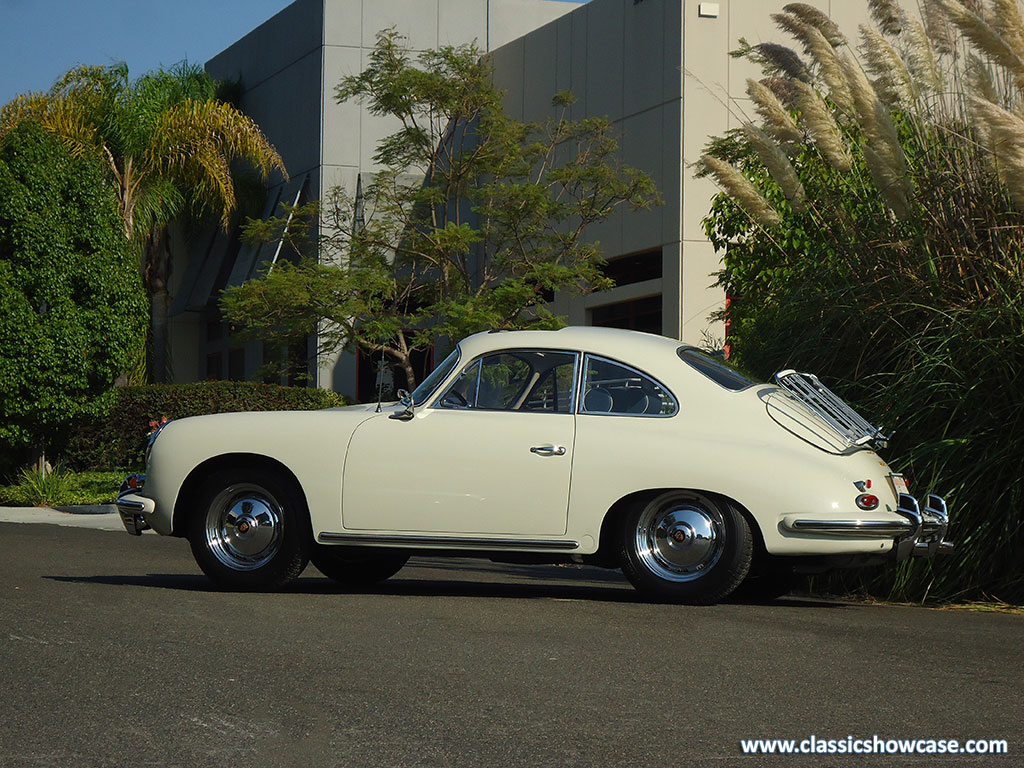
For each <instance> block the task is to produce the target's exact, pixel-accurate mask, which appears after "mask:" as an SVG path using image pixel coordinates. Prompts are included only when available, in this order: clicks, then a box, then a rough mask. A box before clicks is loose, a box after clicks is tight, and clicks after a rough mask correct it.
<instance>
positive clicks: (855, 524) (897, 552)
mask: <svg viewBox="0 0 1024 768" xmlns="http://www.w3.org/2000/svg"><path fill="white" fill-rule="evenodd" d="M896 513H897V514H899V515H900V516H902V517H903V518H905V519H904V520H900V521H886V520H787V521H784V527H785V528H787V529H789V530H791V531H793V532H795V533H810V534H817V535H822V534H824V535H826V536H846V537H852V538H872V537H889V536H893V537H895V541H894V542H893V548H892V552H891V557H892V558H893V559H895V560H905V559H907V558H908V557H935V555H948V554H952V552H953V549H954V547H953V544H952V543H950V542H948V541H946V531H947V530H948V529H949V510H948V509H947V508H946V502H945V500H944V499H943V498H942V497H941V496H937V495H935V494H934V493H930V494H928V497H927V499H926V502H925V507H924V509H923V510H922V509H921V507H920V505H919V504H918V503H917V499H915V498H914V497H913V496H911V495H910V494H909V493H901V494H900V495H899V504H898V505H897V507H896Z"/></svg>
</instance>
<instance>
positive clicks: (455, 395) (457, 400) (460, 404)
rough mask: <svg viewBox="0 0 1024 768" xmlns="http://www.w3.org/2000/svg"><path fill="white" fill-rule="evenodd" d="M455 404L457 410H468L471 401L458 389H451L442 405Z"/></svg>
mask: <svg viewBox="0 0 1024 768" xmlns="http://www.w3.org/2000/svg"><path fill="white" fill-rule="evenodd" d="M449 403H453V404H454V405H455V407H456V408H468V407H469V401H468V400H466V398H465V397H464V396H463V394H462V393H461V392H459V390H457V389H449V390H448V391H447V392H446V393H445V396H444V400H442V401H441V405H448V404H449Z"/></svg>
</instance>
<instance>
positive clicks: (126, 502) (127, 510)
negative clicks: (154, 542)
mask: <svg viewBox="0 0 1024 768" xmlns="http://www.w3.org/2000/svg"><path fill="white" fill-rule="evenodd" d="M145 482H146V476H145V475H128V477H126V478H125V479H124V480H123V481H122V482H121V490H120V491H118V494H117V501H116V502H114V506H116V507H117V513H118V514H119V515H120V516H121V523H122V524H123V525H124V529H125V530H126V531H128V533H130V534H131V535H132V536H141V535H142V532H143V531H146V530H149V523H147V522H146V518H144V517H143V516H142V515H143V513H144V512H152V511H153V503H152V501H150V500H149V499H145V500H143V498H142V497H140V496H138V495H137V493H138V491H140V490H142V487H143V485H144V484H145ZM147 501H149V504H148V505H147V504H146V502H147Z"/></svg>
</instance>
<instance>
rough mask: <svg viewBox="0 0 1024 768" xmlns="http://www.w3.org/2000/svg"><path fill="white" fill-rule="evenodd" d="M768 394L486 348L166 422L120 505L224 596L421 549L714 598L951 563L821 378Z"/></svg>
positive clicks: (795, 381)
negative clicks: (563, 568)
mask: <svg viewBox="0 0 1024 768" xmlns="http://www.w3.org/2000/svg"><path fill="white" fill-rule="evenodd" d="M775 382H776V383H775V384H759V383H756V382H754V381H750V380H748V379H747V378H745V377H743V376H741V375H740V374H738V373H736V372H735V371H733V370H732V369H731V368H728V367H726V366H725V365H723V364H722V363H720V362H719V361H717V360H716V359H714V358H712V357H709V356H707V355H705V354H703V353H702V352H700V351H699V350H697V349H694V348H693V347H689V346H686V345H681V344H680V343H679V342H678V341H674V340H672V339H668V338H664V337H661V336H653V335H650V334H644V333H636V332H631V331H619V330H611V329H603V328H565V329H562V330H559V331H509V332H504V331H503V332H489V333H481V334H477V335H475V336H471V337H469V338H467V339H465V340H463V341H462V342H461V343H460V344H459V345H458V346H457V347H456V348H455V350H454V351H453V352H452V353H451V354H450V355H449V356H448V357H447V358H446V359H445V360H444V361H443V362H442V363H441V364H440V365H438V366H437V368H436V369H435V370H434V371H433V373H431V374H430V376H428V377H427V378H426V379H425V380H424V381H423V382H422V383H421V384H420V385H419V386H418V387H417V388H416V391H415V392H413V393H412V394H406V395H405V396H404V397H403V399H402V400H401V402H399V403H395V404H389V405H384V406H383V407H380V406H377V405H358V406H351V407H347V408H338V409H333V410H324V411H306V412H269V413H228V414H219V415H214V416H199V417H194V418H188V419H181V420H178V421H172V422H170V423H168V424H167V425H166V426H164V427H163V428H161V429H160V430H159V431H158V433H157V435H156V436H154V437H153V438H151V443H150V450H149V456H148V460H147V473H146V475H145V476H141V475H140V476H133V477H132V478H129V480H128V481H126V484H125V485H124V486H122V488H123V490H122V493H121V495H120V497H119V499H118V501H117V506H118V510H119V511H120V514H121V517H122V519H123V521H124V524H125V527H126V528H127V529H128V531H129V532H130V533H134V534H138V533H141V532H142V531H143V530H144V529H147V528H152V529H153V530H155V531H156V532H157V533H160V534H163V535H170V536H180V537H185V538H187V539H188V540H189V542H190V544H191V547H192V551H193V553H194V555H195V558H196V560H197V561H198V563H199V566H200V567H201V568H202V570H203V571H204V572H205V573H206V574H207V576H209V577H210V578H211V579H212V580H213V581H214V582H215V583H216V584H218V585H220V586H223V587H227V588H232V589H267V588H275V587H280V586H282V585H284V584H285V583H286V582H288V581H289V580H291V579H293V578H295V577H296V576H298V575H299V574H300V573H301V572H302V570H303V569H304V568H305V567H306V564H307V562H308V561H309V560H310V559H311V560H312V561H313V563H314V564H315V565H316V566H317V568H319V569H320V570H321V571H322V572H323V573H324V574H326V575H327V576H329V577H331V578H333V579H336V580H337V581H339V582H341V583H343V584H346V585H349V586H366V585H368V584H372V583H374V582H377V581H381V580H383V579H386V578H388V577H389V576H391V575H393V574H395V573H396V572H397V571H398V570H399V569H400V568H401V567H402V565H403V564H404V563H405V562H406V560H407V559H408V558H409V556H410V555H411V554H413V553H417V552H419V553H430V554H435V555H436V554H449V555H463V556H473V557H489V558H491V559H493V560H496V561H506V562H518V563H523V562H536V563H554V562H567V561H575V562H583V563H592V564H596V565H601V566H607V567H620V568H622V570H623V571H624V572H625V574H626V576H627V577H628V578H629V580H630V581H631V582H632V583H633V584H634V586H636V588H637V589H639V590H640V591H641V592H643V593H645V594H647V595H649V596H651V597H653V598H655V599H659V600H667V601H674V602H687V603H713V602H715V601H718V600H721V599H722V598H724V597H725V596H727V595H729V594H730V593H731V592H733V591H734V590H736V589H737V588H738V587H741V585H742V589H744V590H745V591H748V592H749V594H751V595H755V596H760V597H766V598H770V597H772V596H777V595H778V594H781V593H784V592H785V591H787V585H788V579H789V578H790V576H791V574H792V573H793V572H794V569H796V570H799V571H804V572H814V571H822V570H826V569H829V568H834V567H847V566H853V565H862V564H868V563H874V562H883V561H885V560H902V559H904V558H907V557H910V556H924V557H931V556H934V555H936V554H937V553H940V552H944V551H948V550H951V549H952V545H951V544H949V543H948V542H946V541H945V540H944V537H945V533H946V528H947V524H948V517H947V512H946V505H945V503H944V501H943V500H942V498H941V497H939V496H936V495H931V494H929V495H928V496H927V501H926V502H925V504H924V505H919V504H918V502H917V501H916V500H915V499H914V497H913V496H911V495H910V494H909V493H908V489H907V486H906V483H905V481H904V479H903V478H902V477H901V476H900V475H898V474H895V473H893V472H892V471H890V469H889V467H888V466H887V465H886V463H885V462H884V461H883V460H882V459H881V458H879V456H878V454H877V453H876V452H875V447H876V446H880V445H883V444H884V437H883V436H882V434H881V432H880V431H879V430H878V429H876V428H874V427H872V426H871V425H870V424H869V423H868V422H866V421H864V420H863V419H862V418H861V417H860V416H858V415H857V414H856V413H855V412H854V411H853V410H852V409H850V408H849V407H848V406H847V405H846V404H845V403H843V402H842V401H841V400H840V399H839V398H837V397H836V396H835V395H834V394H832V393H831V392H830V391H829V390H828V389H826V388H825V387H824V386H823V385H822V384H821V383H820V382H819V381H818V380H817V378H815V377H814V376H811V375H809V374H803V373H796V372H793V371H785V372H782V373H780V374H777V375H776V377H775ZM402 394H404V393H402Z"/></svg>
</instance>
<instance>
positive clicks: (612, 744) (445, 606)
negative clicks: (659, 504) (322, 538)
mask: <svg viewBox="0 0 1024 768" xmlns="http://www.w3.org/2000/svg"><path fill="white" fill-rule="evenodd" d="M54 514H58V515H65V516H64V517H63V518H60V517H58V518H55V520H56V521H57V522H63V523H65V525H56V524H50V523H46V522H41V521H40V519H39V518H37V519H35V520H33V521H32V522H29V523H28V524H15V523H14V522H11V520H12V519H13V518H14V517H17V515H14V514H13V513H12V512H11V511H10V510H0V521H7V522H0V574H2V578H0V692H2V695H3V701H4V704H3V711H2V714H0V768H21V766H61V767H62V768H63V767H65V766H150V765H152V766H217V768H226V767H228V766H247V767H248V766H275V768H276V767H277V766H298V765H303V766H316V768H325V767H328V766H346V767H347V766H477V765H481V766H483V765H486V766H619V765H621V766H659V768H665V767H666V766H695V767H696V768H702V767H708V766H715V767H716V768H717V767H719V766H733V765H736V766H743V767H747V766H760V765H770V766H777V765H828V766H843V765H851V766H858V767H859V766H869V765H870V766H874V765H879V766H882V765H884V766H899V765H914V766H917V765H920V766H925V765H928V766H932V765H939V766H947V765H949V766H952V765H958V766H959V765H969V766H988V765H995V766H1019V765H1024V738H1022V727H1021V723H1022V722H1024V701H1022V696H1021V691H1022V690H1024V654H1022V651H1024V617H1022V616H1019V615H1002V614H992V613H977V612H966V611H940V610H931V609H924V608H908V607H893V606H872V605H859V604H847V603H843V602H840V601H832V600H817V599H809V598H803V599H788V600H784V601H779V602H777V603H774V604H771V605H744V604H735V603H733V604H723V605H717V606H711V607H690V606H668V605H658V604H654V603H647V602H644V601H642V600H640V599H639V597H638V595H637V594H636V593H635V592H634V591H633V590H632V588H631V587H630V586H629V585H628V583H626V582H625V581H624V580H623V578H622V577H621V575H620V574H618V573H617V572H609V571H602V570H599V569H593V568H583V567H579V568H560V567H553V566H546V567H536V566H532V567H527V566H502V565H495V564H492V563H489V562H487V561H484V560H446V559H442V558H418V559H414V560H413V561H411V562H410V564H409V565H408V566H407V567H406V568H405V569H403V570H402V571H401V572H399V574H398V575H397V576H395V577H394V578H393V579H391V580H390V581H388V582H386V583H385V584H383V585H381V586H380V587H379V588H377V589H375V590H373V591H370V592H363V593H351V592H345V591H343V590H341V589H339V588H337V587H336V586H335V585H333V583H332V582H330V581H328V580H327V579H325V578H323V577H321V576H320V575H319V573H318V572H317V571H316V570H315V569H314V568H313V567H312V566H310V568H309V569H308V570H307V571H306V573H305V574H304V575H303V577H302V578H300V579H299V580H298V581H297V582H295V583H294V585H292V587H291V588H289V589H288V590H287V591H285V592H281V593H277V594H239V593H230V592H219V591H216V590H214V589H212V588H211V586H210V584H209V583H208V582H207V581H206V579H205V578H204V577H203V576H202V574H201V573H200V572H199V570H198V568H197V567H196V566H195V565H194V563H193V561H192V558H191V554H190V552H189V549H188V545H187V543H186V542H184V541H183V540H180V539H166V538H162V537H159V536H156V535H147V536H141V537H131V536H128V535H127V534H125V533H123V532H122V533H114V532H111V531H110V530H103V529H102V528H104V527H108V526H106V525H104V523H105V522H107V521H109V522H111V523H116V525H111V526H109V527H110V528H114V529H116V528H119V527H120V523H119V522H118V521H117V519H116V516H113V515H94V516H84V515H83V516H78V515H76V516H74V518H79V519H69V517H70V516H67V515H66V513H54ZM25 517H27V518H30V517H31V515H28V514H27V513H26V515H25ZM85 518H92V519H91V520H85ZM66 523H71V524H72V526H71V527H69V526H68V525H66ZM82 524H89V525H93V526H100V529H98V530H97V529H95V528H94V529H88V528H83V527H79V525H82ZM812 734H813V735H815V736H816V737H817V738H818V739H822V738H833V739H846V738H847V737H848V736H853V737H854V738H858V739H859V738H867V739H870V738H872V736H873V735H875V734H877V735H879V736H880V737H881V738H883V739H889V738H904V739H910V738H914V739H958V740H960V741H961V742H963V741H966V740H967V739H978V738H986V739H987V738H992V739H1006V740H1007V741H1008V742H1009V754H1008V755H1004V756H983V757H968V756H957V757H952V756H937V755H928V756H920V757H917V756H914V757H909V756H906V757H903V756H900V757H897V756H884V757H862V756H858V757H851V756H840V755H832V756H824V755H821V756H813V757H804V758H792V757H787V758H778V757H776V758H769V757H763V756H746V755H743V754H742V752H741V747H740V740H741V739H747V738H792V739H798V740H800V739H805V738H808V737H810V736H811V735H812Z"/></svg>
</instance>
